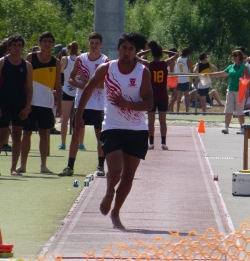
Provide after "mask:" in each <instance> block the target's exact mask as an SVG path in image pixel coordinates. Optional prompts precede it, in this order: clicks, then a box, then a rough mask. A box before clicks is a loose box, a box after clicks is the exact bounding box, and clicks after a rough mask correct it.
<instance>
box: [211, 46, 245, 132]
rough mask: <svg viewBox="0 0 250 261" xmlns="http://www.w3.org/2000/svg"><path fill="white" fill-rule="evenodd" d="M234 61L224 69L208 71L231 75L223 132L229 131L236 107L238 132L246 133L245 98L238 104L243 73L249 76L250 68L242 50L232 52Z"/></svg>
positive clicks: (224, 75) (216, 74) (221, 75)
mask: <svg viewBox="0 0 250 261" xmlns="http://www.w3.org/2000/svg"><path fill="white" fill-rule="evenodd" d="M232 60H233V63H232V64H230V65H229V66H228V67H227V68H226V69H225V70H224V71H220V72H213V73H208V74H207V75H209V76H210V77H226V76H229V79H230V81H229V84H228V90H227V96H226V106H225V128H224V129H223V130H222V133H224V134H228V133H229V130H228V128H229V125H230V122H231V119H232V116H233V112H234V108H235V107H236V113H237V116H238V120H239V124H240V129H239V130H238V131H237V132H236V133H237V134H244V129H243V128H242V124H244V122H245V116H244V111H243V109H244V104H245V98H243V101H242V103H241V104H238V95H239V80H240V78H241V77H242V76H243V75H246V76H247V77H249V75H250V69H249V68H248V67H247V66H246V65H245V63H244V61H245V58H244V54H243V53H242V51H240V50H234V51H233V52H232Z"/></svg>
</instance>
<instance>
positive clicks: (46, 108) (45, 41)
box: [18, 32, 62, 173]
mask: <svg viewBox="0 0 250 261" xmlns="http://www.w3.org/2000/svg"><path fill="white" fill-rule="evenodd" d="M39 44H40V48H41V50H40V51H38V52H34V53H29V54H28V56H27V60H28V61H29V62H30V63H31V64H32V66H33V88H34V93H33V98H32V102H31V105H32V106H31V113H30V114H29V118H28V123H27V124H26V125H25V126H24V131H23V139H22V149H21V165H20V167H19V168H18V171H19V172H24V173H25V172H26V163H27V158H28V154H29V151H30V145H31V135H32V131H33V130H34V129H35V126H36V124H38V132H39V136H40V143H39V149H40V156H41V168H40V171H41V173H52V171H51V170H49V169H48V168H47V166H46V161H47V155H48V148H49V142H48V141H49V139H48V136H49V130H50V129H51V128H52V127H53V126H54V114H53V110H52V108H53V106H54V95H53V90H54V88H55V89H56V94H57V104H58V106H57V113H56V114H57V116H58V117H60V115H61V101H62V92H61V78H60V77H61V65H60V61H59V60H58V59H56V58H55V57H53V56H52V55H51V50H52V49H53V47H54V44H55V38H54V36H53V34H52V33H51V32H44V33H42V34H41V36H40V37H39Z"/></svg>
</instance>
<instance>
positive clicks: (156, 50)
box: [148, 40, 162, 58]
mask: <svg viewBox="0 0 250 261" xmlns="http://www.w3.org/2000/svg"><path fill="white" fill-rule="evenodd" d="M148 47H149V48H150V50H151V53H152V55H153V57H155V58H156V57H162V47H161V46H160V45H159V44H157V43H156V41H154V40H151V41H150V42H149V43H148Z"/></svg>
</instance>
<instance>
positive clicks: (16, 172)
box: [10, 170, 22, 176]
mask: <svg viewBox="0 0 250 261" xmlns="http://www.w3.org/2000/svg"><path fill="white" fill-rule="evenodd" d="M10 175H11V176H22V174H21V173H20V172H18V171H17V170H10Z"/></svg>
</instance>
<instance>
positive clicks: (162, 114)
mask: <svg viewBox="0 0 250 261" xmlns="http://www.w3.org/2000/svg"><path fill="white" fill-rule="evenodd" d="M148 47H149V50H146V51H142V52H139V53H138V54H137V55H136V59H137V61H139V62H141V63H142V64H144V65H145V66H146V67H148V68H149V71H150V72H151V84H152V88H153V97H154V107H153V109H152V110H151V111H149V112H148V131H149V147H148V149H154V124H155V111H156V108H157V109H158V112H159V122H160V128H161V147H162V149H163V150H168V147H167V145H166V135H167V124H166V112H167V110H168V92H167V88H166V81H167V75H168V69H167V67H168V66H171V65H172V64H173V63H174V62H175V60H176V59H177V58H178V56H179V55H178V53H175V52H171V51H165V50H162V47H161V46H160V45H158V44H157V43H156V42H155V41H154V40H152V41H150V42H149V43H148ZM150 52H151V54H152V56H153V61H152V62H150V61H148V60H144V59H142V58H141V57H142V56H143V55H146V54H148V53H150ZM163 54H168V55H172V57H171V58H169V59H166V60H164V61H161V58H162V55H163Z"/></svg>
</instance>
